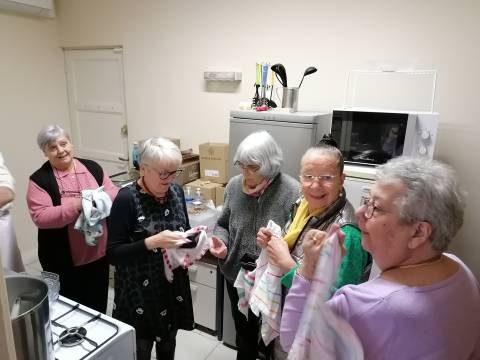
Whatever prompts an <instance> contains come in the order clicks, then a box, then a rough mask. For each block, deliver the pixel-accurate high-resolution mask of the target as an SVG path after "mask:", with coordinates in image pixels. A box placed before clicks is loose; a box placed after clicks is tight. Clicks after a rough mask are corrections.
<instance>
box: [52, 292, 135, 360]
mask: <svg viewBox="0 0 480 360" xmlns="http://www.w3.org/2000/svg"><path fill="white" fill-rule="evenodd" d="M50 319H51V328H52V335H53V337H52V338H53V350H54V354H55V359H56V360H67V359H68V360H80V359H82V360H90V359H95V360H107V359H108V360H131V359H136V343H135V330H134V329H133V327H131V326H130V325H127V324H125V323H122V322H120V321H118V320H115V319H113V318H111V317H109V316H107V315H104V314H101V313H98V312H96V311H94V310H92V309H90V308H88V307H85V306H83V305H80V304H78V303H75V302H74V301H71V300H69V299H67V298H65V297H63V296H60V297H59V299H58V301H57V302H56V303H55V304H54V305H53V306H52V309H51V315H50Z"/></svg>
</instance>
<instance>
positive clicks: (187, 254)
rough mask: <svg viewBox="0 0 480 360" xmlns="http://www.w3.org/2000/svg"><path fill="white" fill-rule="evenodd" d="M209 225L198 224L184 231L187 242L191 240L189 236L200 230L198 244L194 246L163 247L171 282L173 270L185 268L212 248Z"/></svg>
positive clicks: (166, 275) (166, 268) (164, 263)
mask: <svg viewBox="0 0 480 360" xmlns="http://www.w3.org/2000/svg"><path fill="white" fill-rule="evenodd" d="M206 231H207V226H197V227H194V228H192V229H190V230H188V231H186V232H185V233H184V235H185V242H188V241H190V240H188V239H187V236H189V235H192V234H195V233H198V232H200V235H199V237H198V242H197V246H195V247H194V248H182V247H178V248H173V249H161V251H162V254H163V266H164V269H165V277H166V278H167V280H168V281H169V282H172V281H173V270H174V269H176V268H178V267H179V266H181V267H182V268H184V269H187V268H188V267H190V266H192V265H193V262H194V261H195V260H198V259H200V258H201V257H202V256H203V255H205V253H206V252H207V250H208V249H210V241H209V239H208V237H207V233H206Z"/></svg>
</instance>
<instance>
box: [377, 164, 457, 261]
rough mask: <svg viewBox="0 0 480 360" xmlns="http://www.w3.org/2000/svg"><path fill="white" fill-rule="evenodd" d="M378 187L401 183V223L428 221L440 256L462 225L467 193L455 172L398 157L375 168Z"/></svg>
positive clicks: (446, 166)
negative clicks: (460, 184) (403, 191)
mask: <svg viewBox="0 0 480 360" xmlns="http://www.w3.org/2000/svg"><path fill="white" fill-rule="evenodd" d="M376 178H377V182H378V183H379V184H385V183H392V182H398V181H400V183H401V184H403V185H404V186H405V187H406V188H407V191H406V193H405V195H404V196H402V197H400V198H399V199H398V200H397V201H396V202H395V204H396V206H397V209H398V210H399V216H400V219H401V220H402V221H405V222H407V223H413V222H416V221H427V222H429V223H430V224H431V226H432V234H431V236H430V241H431V244H432V247H433V249H435V250H436V251H439V252H442V251H444V250H446V249H447V248H448V245H449V244H450V241H451V240H452V238H453V237H454V236H455V235H456V234H457V232H458V230H460V228H461V227H462V224H463V212H464V208H465V197H466V193H465V192H464V191H463V190H462V189H461V188H460V186H459V183H458V176H457V174H456V172H455V171H454V170H453V169H452V168H451V167H450V166H448V165H446V164H444V163H441V162H439V161H435V160H430V159H425V158H420V157H417V158H412V157H405V156H404V157H398V158H395V159H392V160H390V161H389V162H387V163H386V164H384V165H382V166H379V167H378V168H377V174H376Z"/></svg>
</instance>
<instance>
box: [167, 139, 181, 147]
mask: <svg viewBox="0 0 480 360" xmlns="http://www.w3.org/2000/svg"><path fill="white" fill-rule="evenodd" d="M165 139H168V140H170V141H171V142H173V143H174V144H175V145H177V146H178V148H179V149H180V139H177V138H171V137H165Z"/></svg>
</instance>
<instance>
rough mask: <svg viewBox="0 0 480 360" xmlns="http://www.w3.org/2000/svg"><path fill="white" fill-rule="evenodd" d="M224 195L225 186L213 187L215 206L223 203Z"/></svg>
mask: <svg viewBox="0 0 480 360" xmlns="http://www.w3.org/2000/svg"><path fill="white" fill-rule="evenodd" d="M224 196H225V186H223V185H222V186H219V187H217V188H215V199H216V201H215V206H220V205H223V197H224Z"/></svg>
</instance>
